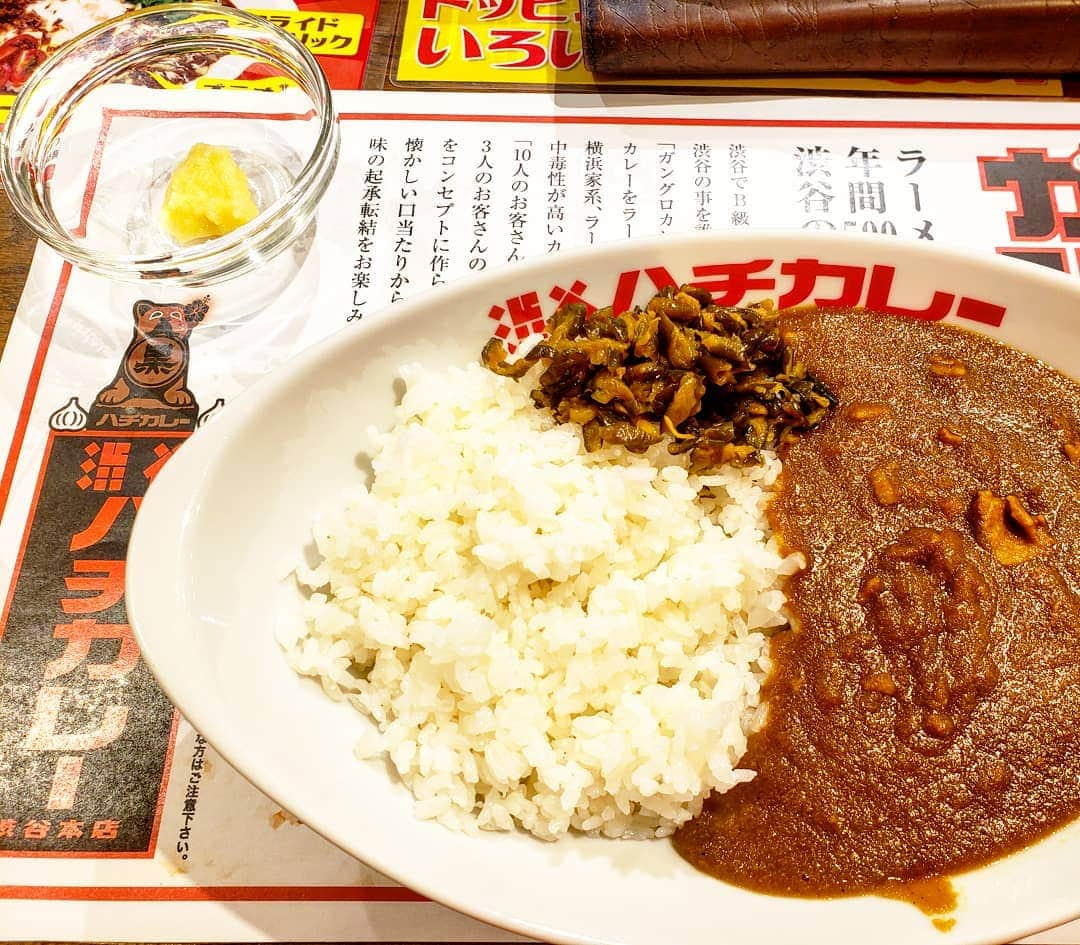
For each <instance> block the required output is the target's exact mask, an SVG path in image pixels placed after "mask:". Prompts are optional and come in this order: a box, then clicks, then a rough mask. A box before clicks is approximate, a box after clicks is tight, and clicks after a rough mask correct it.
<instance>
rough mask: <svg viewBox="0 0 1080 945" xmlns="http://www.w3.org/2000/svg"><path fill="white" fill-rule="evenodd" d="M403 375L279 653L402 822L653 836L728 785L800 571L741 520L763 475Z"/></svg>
mask: <svg viewBox="0 0 1080 945" xmlns="http://www.w3.org/2000/svg"><path fill="white" fill-rule="evenodd" d="M402 375H403V377H404V380H405V381H406V385H407V392H406V394H405V396H404V399H403V401H402V403H401V405H400V407H399V408H398V411H397V418H396V423H395V426H394V428H393V429H392V430H391V431H390V432H389V433H385V434H376V436H377V450H376V452H375V455H374V458H373V467H374V473H375V475H374V481H373V482H372V484H371V487H370V489H365V488H364V487H363V486H362V485H359V486H358V487H357V488H356V490H355V491H354V492H353V493H352V494H351V495H349V496H348V497H347V500H346V501H344V503H343V507H342V508H341V511H340V512H339V513H337V514H334V515H331V516H325V517H323V518H321V519H320V520H319V522H318V523H317V524H316V526H315V529H314V534H315V541H316V545H317V547H318V550H319V552H320V553H321V555H322V557H323V561H322V562H321V563H320V564H319V565H318V567H316V568H314V569H313V570H312V569H307V568H301V569H298V574H299V577H300V580H301V582H302V584H304V585H306V586H307V587H308V588H310V589H311V594H310V597H309V600H308V601H307V604H306V614H305V616H306V623H305V625H304V626H303V627H301V628H297V629H296V632H295V633H294V634H292V636H290V637H289V638H287V639H286V638H283V639H282V644H283V646H284V647H285V650H286V653H287V656H288V659H289V661H290V663H291V664H292V666H293V667H294V668H295V670H296V671H297V672H298V673H302V674H304V675H308V676H314V677H316V678H318V679H319V680H320V681H321V682H322V685H323V687H324V688H325V690H326V692H327V693H329V694H330V695H331V696H332V697H334V698H336V699H343V698H344V699H348V700H349V701H351V702H352V703H353V705H355V706H356V707H357V708H358V709H360V710H361V711H363V712H364V713H365V714H367V715H368V716H370V717H371V718H372V719H373V720H374V721H375V723H376V724H377V726H378V729H379V732H380V734H379V735H378V736H374V737H373V738H372V739H368V740H365V744H363V745H362V746H360V747H359V748H358V751H357V754H358V755H359V756H360V757H368V756H372V755H375V754H378V753H379V752H386V754H387V755H388V757H389V760H390V762H391V763H392V765H393V767H394V768H395V769H396V770H397V772H398V773H399V774H400V776H401V779H402V781H403V782H404V783H405V785H406V786H407V787H408V788H409V790H411V791H412V793H413V795H414V797H415V799H416V801H415V808H416V813H417V814H418V815H419V816H421V817H425V818H435V819H438V820H440V821H441V822H443V823H444V824H446V825H448V826H450V827H453V828H457V829H465V830H472V829H475V828H476V827H477V826H479V827H480V828H483V829H491V830H510V829H513V828H514V827H515V825H520V826H521V827H523V828H525V829H526V830H528V831H531V832H532V833H533V834H535V835H536V836H538V837H542V838H545V839H552V838H556V837H558V836H559V835H560V834H563V833H565V832H566V831H567V830H569V829H576V830H579V831H585V832H587V833H590V834H598V835H603V836H607V837H621V836H627V837H651V836H665V835H667V834H670V833H672V832H673V831H674V829H675V828H676V827H677V826H678V825H679V824H681V823H683V822H685V821H686V820H688V819H689V818H690V817H692V816H693V815H694V814H696V813H697V812H698V811H699V810H700V807H701V803H702V800H703V799H704V796H705V795H706V794H707V793H708V792H709V791H710V790H717V791H724V790H727V789H729V788H731V787H733V786H734V785H735V784H737V783H739V782H741V781H745V780H748V779H750V778H751V777H752V776H753V774H752V772H750V771H746V770H742V769H739V768H738V767H737V765H738V762H739V759H740V757H741V756H742V754H743V752H744V751H745V749H746V737H747V735H748V734H749V733H750V732H751V731H752V730H753V728H754V727H755V725H756V724H757V723H758V722H759V721H760V716H761V715H762V711H763V710H761V709H759V694H760V685H761V682H762V680H763V679H764V677H765V675H766V673H767V671H768V668H769V661H768V655H767V646H766V642H767V637H766V634H764V633H763V632H762V631H763V630H765V629H766V628H769V627H775V626H778V625H780V624H782V623H783V622H784V616H783V613H782V610H783V606H784V597H783V594H782V593H781V591H780V590H779V582H780V579H781V577H782V576H783V575H787V574H791V573H793V572H794V571H796V570H798V568H799V567H800V565H801V564H802V561H801V559H800V558H798V557H797V556H790V557H788V558H786V559H785V558H783V557H781V555H780V554H779V553H778V550H777V547H776V544H775V541H774V540H773V539H771V538H770V537H769V531H768V526H767V524H766V520H765V516H764V507H765V504H766V502H767V500H768V498H769V494H770V489H771V487H772V486H773V484H774V482H775V480H776V477H777V474H778V473H779V470H780V463H779V461H778V460H777V459H776V458H775V457H773V456H769V457H767V459H766V461H765V463H764V465H762V466H758V467H752V468H749V469H741V470H740V469H730V468H726V469H723V470H721V471H719V472H717V473H716V474H715V475H708V476H690V475H688V474H687V471H686V469H685V468H684V463H683V462H682V461H681V460H678V459H673V458H671V457H669V456H668V455H667V453H666V451H665V450H664V449H663V447H662V446H661V447H657V448H654V450H653V451H652V452H651V453H650V454H649V455H648V456H635V455H633V454H631V453H628V452H626V451H625V450H623V449H622V448H612V449H605V450H603V451H600V452H596V453H592V454H590V453H586V452H585V450H584V447H583V445H582V442H581V434H580V431H579V429H578V428H577V427H576V426H573V425H557V424H555V422H554V421H553V420H552V419H551V418H550V416H549V415H548V414H547V412H545V411H541V410H537V409H536V408H535V407H534V406H533V405H532V402H531V401H530V399H529V396H528V391H529V389H530V385H529V384H528V383H527V382H523V383H517V382H514V381H510V380H506V379H504V378H500V377H497V376H496V375H494V374H492V373H491V372H489V371H487V370H485V369H483V368H482V367H480V366H479V365H470V366H469V367H467V368H465V369H456V368H454V369H449V370H446V371H441V372H433V371H430V370H427V369H424V370H420V369H419V368H415V367H412V368H407V369H405V370H403V372H402ZM705 486H709V487H712V490H713V492H714V493H715V495H716V499H705V500H702V499H699V497H698V493H699V490H701V489H702V488H703V487H705ZM538 582H539V583H538Z"/></svg>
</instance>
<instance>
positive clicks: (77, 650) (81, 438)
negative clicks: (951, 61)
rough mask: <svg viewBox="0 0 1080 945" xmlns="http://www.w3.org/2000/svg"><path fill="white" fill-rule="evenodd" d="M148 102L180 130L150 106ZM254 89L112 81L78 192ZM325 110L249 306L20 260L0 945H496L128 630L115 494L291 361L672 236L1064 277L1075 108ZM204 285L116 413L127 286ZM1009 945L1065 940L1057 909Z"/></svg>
mask: <svg viewBox="0 0 1080 945" xmlns="http://www.w3.org/2000/svg"><path fill="white" fill-rule="evenodd" d="M161 94H168V95H169V96H170V97H171V98H170V100H169V108H170V110H175V109H176V108H177V100H176V99H175V96H188V100H186V101H185V102H184V107H185V108H187V107H188V104H190V111H191V112H197V113H199V116H200V117H198V118H197V119H194V118H191V117H188V118H185V117H184V116H183V115H176V116H174V117H169V118H162V117H161V115H160V114H159V113H158V112H156V111H155V110H154V107H153V106H154V104H155V103H156V102H157V101H159V100H158V99H156V98H155V95H161ZM272 100H273V96H268V95H266V94H261V93H255V92H206V91H203V92H168V93H153V92H149V91H147V90H131V89H129V90H124V91H123V99H122V100H121V101H118V103H117V108H116V109H115V110H114V112H113V113H112V119H111V121H110V122H109V124H108V127H107V129H102V131H101V141H100V142H99V143H100V147H99V148H97V149H96V150H97V153H99V154H100V166H96V165H94V166H88V168H87V171H88V177H87V185H89V183H90V181H92V180H93V181H97V180H99V179H102V180H104V179H107V177H108V171H109V167H110V164H111V163H113V162H122V161H124V160H126V159H127V157H129V154H130V151H129V150H126V149H125V142H126V141H128V140H131V139H135V138H137V137H138V136H139V135H140V134H144V133H146V132H147V130H148V129H152V128H154V123H156V122H161V121H193V120H197V121H198V122H199V123H200V125H199V127H200V129H207V130H209V129H213V133H214V134H216V135H224V136H226V137H227V134H228V128H229V125H230V123H236V122H244V121H246V120H248V118H247V117H246V116H249V115H250V114H252V113H263V112H267V111H273V110H274V108H275V107H276V106H274V104H273V101H272ZM338 107H339V111H340V113H341V130H342V155H341V163H340V166H339V169H338V173H337V175H336V177H335V179H334V182H333V184H332V185H331V188H330V192H329V193H328V194H327V196H326V198H325V199H324V201H323V203H322V206H321V210H320V215H319V219H318V224H317V227H316V230H315V236H314V240H313V241H312V243H311V245H310V247H308V249H307V251H306V255H303V256H302V258H298V263H299V265H300V268H299V274H298V276H297V277H296V278H295V279H293V280H292V281H291V282H290V283H289V284H288V285H287V286H285V287H283V288H282V290H281V291H280V292H279V293H278V294H277V295H276V296H275V297H274V298H273V299H272V301H271V302H270V303H269V304H268V305H267V306H266V307H265V309H264V310H262V311H260V312H259V313H258V314H256V315H250V314H241V315H230V314H229V312H230V311H231V309H230V305H229V303H228V290H220V291H219V290H213V291H210V292H209V293H206V292H181V291H163V290H161V289H157V290H155V289H154V288H153V287H148V288H144V289H140V288H139V287H132V286H118V285H111V284H109V283H107V282H104V281H102V280H100V279H98V278H96V277H93V276H90V275H87V274H85V273H82V272H79V271H73V270H72V269H71V268H70V267H69V266H68V265H67V264H64V263H62V261H61V260H59V259H58V258H57V257H56V256H55V255H54V254H52V253H51V252H50V251H48V250H46V249H44V248H40V249H39V250H38V252H37V254H36V256H35V260H34V263H33V266H32V269H31V272H30V276H29V279H28V282H27V286H26V289H25V292H24V295H23V298H22V301H21V304H20V306H19V309H18V312H17V314H16V318H15V322H14V325H13V327H12V330H11V335H10V338H9V340H8V343H7V348H6V350H5V351H4V355H3V359H2V361H0V402H2V403H3V405H4V409H3V411H2V412H0V440H2V441H3V442H4V443H7V444H10V447H9V451H8V453H7V458H6V463H5V465H4V469H3V473H2V478H0V503H2V504H3V517H2V519H0V576H2V577H3V580H4V582H5V585H6V586H7V588H8V593H7V597H6V604H5V610H4V615H3V636H2V638H0V667H2V671H3V690H2V691H3V701H2V703H0V899H3V900H5V901H4V902H3V904H2V905H0V909H2V915H3V920H2V921H0V930H2V931H3V934H4V936H5V937H7V938H12V939H72V940H109V941H124V940H147V941H235V940H258V941H272V940H294V941H338V940H353V941H360V940H364V941H394V942H404V941H417V942H420V941H424V942H451V941H455V942H456V941H477V942H480V941H505V940H511V939H513V936H510V935H508V934H506V933H503V932H500V931H498V930H496V929H492V928H490V927H488V926H486V925H483V924H480V923H478V922H475V921H472V920H470V919H467V918H465V917H463V916H460V915H458V914H456V913H454V912H452V911H451V910H448V909H445V908H443V907H441V906H439V905H436V904H433V903H430V902H428V901H426V900H424V899H422V898H421V897H419V896H417V895H415V894H413V893H412V892H410V891H409V890H407V889H404V888H403V887H400V886H397V885H395V884H394V883H393V882H392V881H390V880H388V879H386V878H384V877H381V876H379V875H377V874H375V873H374V872H372V871H371V870H369V869H368V868H366V867H365V866H364V865H363V864H361V863H359V862H357V861H356V860H354V859H352V858H350V857H348V856H346V855H345V854H343V853H341V852H339V851H338V850H337V849H336V848H334V847H333V846H332V845H331V844H329V843H327V842H326V841H324V840H323V839H321V838H320V837H318V836H316V835H315V834H314V833H312V832H311V831H310V830H308V829H307V828H306V827H304V826H303V825H301V824H299V823H297V822H296V821H295V819H294V818H292V817H291V816H290V815H289V814H288V813H287V812H285V811H282V810H280V809H278V808H277V806H276V805H275V804H274V803H273V802H271V801H270V800H269V799H267V798H265V797H264V796H262V795H261V794H260V793H259V792H258V791H256V790H255V789H254V788H252V787H250V786H249V785H248V784H247V783H246V782H245V781H244V780H243V778H242V777H241V776H240V775H238V774H237V773H236V772H235V771H233V770H232V769H231V768H230V767H229V766H228V765H227V764H226V763H225V762H224V761H223V760H222V759H221V758H220V757H219V756H217V755H216V753H215V752H214V751H213V749H212V748H210V747H209V746H208V745H206V743H205V742H204V741H203V740H202V738H201V737H200V736H199V735H198V734H197V733H196V732H194V731H193V730H192V729H191V728H190V727H189V726H188V725H187V724H186V723H185V722H184V720H183V719H182V718H180V717H179V715H178V714H177V713H176V712H175V711H174V710H173V707H172V706H171V705H169V704H168V702H167V701H166V700H165V699H164V697H163V696H162V695H161V693H160V691H159V690H158V688H157V686H156V684H155V682H154V680H153V678H152V677H151V676H150V674H149V672H148V671H147V669H146V667H145V666H144V665H143V664H142V663H141V662H140V660H139V656H138V652H137V649H136V648H135V647H134V643H133V640H132V638H131V634H130V629H129V628H128V627H127V624H126V616H125V614H124V610H123V596H122V595H123V561H124V551H125V547H126V540H127V534H128V530H129V529H130V525H131V521H132V518H133V516H134V513H135V510H136V509H137V507H138V502H139V498H140V496H141V495H142V494H143V492H144V491H145V489H146V486H147V484H148V483H149V482H150V480H151V479H152V478H153V476H154V474H155V473H156V471H157V470H158V469H160V468H161V465H162V464H163V463H164V462H166V461H167V460H168V457H169V455H171V453H172V451H173V450H175V449H176V448H179V447H181V446H182V444H183V441H184V439H185V438H186V437H187V436H189V435H190V434H191V432H192V431H193V429H194V428H195V427H196V426H197V425H198V424H200V423H205V422H212V419H213V415H214V413H215V412H216V411H219V410H222V409H228V404H229V402H230V401H231V400H232V399H233V398H234V397H236V396H237V395H238V394H239V393H240V392H241V391H242V390H243V389H244V388H245V387H246V386H247V385H249V384H250V383H251V382H252V381H254V380H255V379H256V378H258V377H259V376H261V375H262V374H264V373H265V372H266V371H268V370H270V369H271V368H273V366H274V365H275V364H277V363H279V362H280V361H282V360H283V359H285V358H287V357H288V356H289V355H290V354H292V353H293V352H295V351H297V350H299V349H301V348H303V347H305V346H307V345H309V344H311V343H312V342H314V341H316V340H318V339H320V338H322V337H324V336H326V335H328V334H329V333H331V332H333V331H336V330H339V329H343V328H347V326H348V325H349V324H350V323H355V322H356V321H358V320H360V319H364V318H372V317H378V312H379V311H380V310H381V309H384V308H385V307H386V306H387V305H389V304H392V303H393V302H395V301H397V300H400V299H404V298H407V297H409V296H411V295H413V294H415V293H417V292H420V291H423V290H425V289H430V288H431V287H432V286H434V285H438V284H441V283H444V282H449V281H451V280H454V279H459V278H464V277H467V276H469V275H470V274H474V273H478V272H483V271H488V270H491V269H494V268H496V267H499V266H504V265H512V264H513V263H514V262H516V261H519V260H524V259H527V258H530V257H534V256H537V255H541V254H550V253H556V252H560V251H564V250H570V249H573V248H575V247H578V246H581V245H587V244H592V243H600V242H604V241H611V240H621V239H629V238H635V237H644V236H648V235H653V234H664V233H679V232H686V231H689V230H695V229H696V230H709V229H715V230H719V229H730V228H735V229H738V228H749V227H755V228H760V227H802V228H806V229H823V230H856V231H860V232H868V233H877V234H879V235H880V238H881V239H921V240H933V241H938V242H942V243H948V244H951V245H961V246H966V247H969V248H972V249H976V250H979V251H982V252H987V253H995V252H996V253H1002V254H1006V255H1011V256H1015V257H1017V258H1020V259H1024V260H1027V261H1028V262H1029V263H1030V264H1039V265H1046V266H1049V267H1051V268H1055V269H1059V270H1062V271H1064V272H1067V273H1071V274H1073V275H1078V274H1080V207H1078V205H1077V201H1078V197H1080V104H1073V103H1064V102H1054V103H1049V102H1048V103H1038V104H1033V103H1030V102H1026V103H988V102H971V101H963V102H959V101H951V100H950V101H933V102H928V101H926V100H914V99H913V100H887V101H882V100H873V101H860V100H855V99H835V100H834V99H821V98H814V99H800V98H776V99H726V100H711V99H702V98H692V99H680V98H653V99H648V98H640V97H631V96H605V97H604V98H603V99H601V98H599V97H592V96H586V95H576V96H573V97H565V96H559V95H555V96H549V95H536V94H533V95H517V94H505V95H500V94H487V95H477V94H459V93H447V94H427V95H420V94H414V93H405V92H397V93H376V92H371V93H367V92H354V93H341V94H340V96H339V98H338ZM280 124H281V126H282V128H281V134H282V135H283V136H284V137H285V138H287V137H288V135H289V128H288V124H289V123H288V121H282V122H280ZM207 133H209V131H207ZM90 212H91V215H92V214H93V213H94V204H93V201H91V202H90ZM585 290H586V287H585V286H578V285H564V286H552V287H550V291H549V292H548V293H547V295H539V294H538V295H537V296H536V297H535V298H528V299H519V300H516V301H515V304H514V305H512V306H508V307H505V308H498V309H497V310H496V309H493V310H492V311H491V312H490V313H489V314H490V316H491V318H492V319H493V327H494V323H495V322H496V321H498V322H500V323H501V324H503V325H505V326H506V328H507V330H508V331H510V332H513V331H516V330H517V329H518V328H519V327H520V328H523V329H525V330H527V328H528V325H529V324H530V323H531V322H533V321H535V320H536V318H537V317H543V316H544V315H547V314H550V313H551V311H552V310H553V309H554V307H555V305H556V304H557V302H558V300H560V299H562V298H564V297H566V296H567V295H568V294H578V293H582V292H584V291H585ZM204 295H209V298H208V299H207V304H208V306H209V314H208V315H207V316H206V318H205V320H204V321H203V322H202V324H200V325H199V326H198V328H197V329H196V330H194V331H193V332H192V333H191V335H190V337H189V339H188V349H187V350H186V351H185V352H184V353H183V358H182V359H181V360H183V364H182V365H181V369H182V370H183V371H185V372H186V376H187V387H188V389H190V391H191V392H192V393H193V395H194V397H195V400H196V401H197V405H196V406H195V407H190V406H189V407H188V408H187V409H185V410H177V409H176V408H175V406H171V405H169V404H167V403H165V402H164V401H161V402H160V403H150V404H147V405H145V406H144V407H142V408H141V409H140V411H139V412H138V413H137V414H136V415H135V419H134V420H132V419H131V418H127V417H125V416H123V415H120V414H118V413H117V412H116V411H115V410H114V409H112V407H113V406H114V402H115V399H116V397H115V384H114V381H115V379H116V377H117V375H118V369H119V367H120V365H121V362H122V361H123V359H125V358H127V357H132V356H133V354H132V344H133V338H134V335H133V318H134V317H135V315H136V314H137V306H136V302H137V301H138V300H140V299H142V298H150V299H152V300H153V301H154V302H156V303H159V304H168V305H176V306H181V307H182V306H187V305H191V304H192V302H194V301H195V300H196V299H199V298H201V297H203V296H204ZM110 391H111V392H112V393H111V394H110ZM163 580H168V577H167V576H165V577H163ZM929 934H931V933H930V932H929V926H928V935H929ZM933 934H935V935H936V934H938V933H933ZM1027 941H1031V942H1044V943H1055V945H1076V943H1080V922H1077V923H1073V924H1072V925H1071V926H1065V927H1062V928H1060V929H1056V930H1052V931H1049V932H1045V933H1042V934H1041V935H1039V936H1036V937H1034V938H1032V939H1028V940H1027Z"/></svg>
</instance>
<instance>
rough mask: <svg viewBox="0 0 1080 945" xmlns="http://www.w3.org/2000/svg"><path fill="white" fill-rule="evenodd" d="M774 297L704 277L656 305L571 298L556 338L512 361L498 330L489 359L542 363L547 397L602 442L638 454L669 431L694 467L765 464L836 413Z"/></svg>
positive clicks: (552, 333)
mask: <svg viewBox="0 0 1080 945" xmlns="http://www.w3.org/2000/svg"><path fill="white" fill-rule="evenodd" d="M779 315H780V313H779V312H778V311H777V310H776V309H775V308H774V307H773V305H772V303H771V302H758V303H756V304H754V305H751V306H748V307H745V308H730V307H726V306H718V305H714V304H713V301H712V297H711V296H710V295H709V293H708V292H705V291H703V290H701V289H699V288H697V287H695V286H691V285H684V286H682V287H680V288H678V289H676V288H675V287H673V286H672V287H669V288H667V289H665V290H664V291H662V292H661V293H660V294H659V295H656V296H654V297H653V298H652V300H651V301H650V302H649V304H648V305H647V306H646V307H645V309H644V310H642V309H640V308H635V309H634V310H633V311H628V312H623V313H621V314H615V312H614V311H613V310H612V309H611V308H610V307H608V308H603V309H599V310H597V311H595V312H592V313H588V312H587V310H586V307H585V306H584V305H583V304H581V303H572V304H569V305H564V306H562V307H561V308H560V309H559V310H558V311H557V312H556V313H555V314H554V315H553V316H552V317H551V318H550V319H549V320H548V322H547V325H546V329H547V337H546V338H545V339H544V340H543V341H541V342H540V343H539V344H537V345H536V346H535V347H533V348H532V350H530V351H529V352H528V354H526V355H525V356H524V357H521V358H519V359H517V360H515V361H509V360H507V352H506V348H505V347H504V346H503V343H502V342H501V341H500V340H499V339H497V338H492V339H491V341H489V342H488V343H487V345H486V346H485V347H484V350H483V354H482V356H481V360H482V361H483V363H484V364H485V365H486V366H487V367H488V368H490V369H491V370H492V371H494V372H495V373H497V374H501V375H503V376H506V377H514V378H521V377H524V375H525V374H527V373H528V372H529V371H530V370H531V369H532V368H533V367H534V366H536V365H537V364H540V365H542V367H543V371H542V372H541V373H540V374H539V378H538V383H539V386H538V387H536V388H535V389H534V390H533V391H532V398H533V400H534V402H535V403H536V405H537V406H538V407H545V408H547V409H549V410H550V411H551V412H552V413H553V414H554V416H555V417H556V418H557V419H558V420H559V421H560V422H562V423H577V424H579V425H580V426H581V428H582V435H583V437H584V441H585V447H586V449H588V450H589V451H590V452H591V451H594V450H597V449H599V448H601V447H603V446H609V445H612V444H618V445H621V446H625V447H626V448H627V449H628V450H630V451H631V452H634V453H642V452H644V451H645V450H647V449H648V448H649V447H650V446H653V445H654V444H656V443H659V442H661V441H666V443H667V448H668V451H669V452H671V453H673V454H674V453H686V452H689V453H690V461H691V462H690V465H691V469H692V470H695V471H700V470H703V469H708V468H711V467H715V466H719V465H722V464H724V463H734V464H739V465H745V464H749V463H754V462H757V461H758V459H759V451H760V450H775V449H777V448H778V447H780V446H781V445H783V444H784V443H785V442H786V441H788V440H789V439H790V438H792V437H793V436H795V435H797V434H798V433H800V432H802V431H804V430H809V429H811V428H812V427H814V426H816V425H817V424H819V423H820V422H821V421H822V420H824V419H825V417H826V416H827V414H828V412H829V409H830V408H831V407H832V405H833V404H834V403H835V398H833V396H832V395H831V394H830V393H829V391H828V390H827V389H826V388H825V387H824V385H822V384H821V383H820V382H818V381H817V380H816V379H815V378H813V377H812V376H810V375H809V374H807V372H806V370H805V368H804V367H803V366H802V365H801V364H799V363H798V362H797V361H796V360H795V358H794V357H793V355H792V352H791V349H790V348H789V347H788V346H787V345H786V344H785V342H784V339H783V338H782V337H781V334H780V330H779V326H778V322H779Z"/></svg>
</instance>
